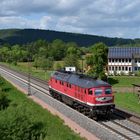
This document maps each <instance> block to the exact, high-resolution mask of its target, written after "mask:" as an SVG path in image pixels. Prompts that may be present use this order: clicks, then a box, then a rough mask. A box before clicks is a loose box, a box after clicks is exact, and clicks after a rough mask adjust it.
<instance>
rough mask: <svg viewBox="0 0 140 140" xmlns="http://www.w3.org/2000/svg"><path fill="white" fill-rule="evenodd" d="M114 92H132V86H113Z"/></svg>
mask: <svg viewBox="0 0 140 140" xmlns="http://www.w3.org/2000/svg"><path fill="white" fill-rule="evenodd" d="M113 92H114V93H119V92H121V93H126V92H127V93H133V87H113Z"/></svg>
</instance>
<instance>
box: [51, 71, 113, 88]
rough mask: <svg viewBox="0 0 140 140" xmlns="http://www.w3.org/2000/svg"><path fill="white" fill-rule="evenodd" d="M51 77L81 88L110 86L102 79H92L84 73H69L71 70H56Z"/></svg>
mask: <svg viewBox="0 0 140 140" xmlns="http://www.w3.org/2000/svg"><path fill="white" fill-rule="evenodd" d="M52 77H54V78H55V79H57V80H61V81H64V82H68V83H70V84H74V85H77V86H79V87H83V88H92V87H99V86H111V85H110V84H108V83H106V82H104V81H102V80H98V79H94V78H91V77H88V76H85V75H81V74H76V73H71V72H61V71H56V72H55V73H54V74H53V76H52Z"/></svg>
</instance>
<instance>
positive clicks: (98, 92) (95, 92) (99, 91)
mask: <svg viewBox="0 0 140 140" xmlns="http://www.w3.org/2000/svg"><path fill="white" fill-rule="evenodd" d="M102 92H103V90H102V89H96V90H95V91H94V94H95V95H101V94H102Z"/></svg>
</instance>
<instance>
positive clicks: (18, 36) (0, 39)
mask: <svg viewBox="0 0 140 140" xmlns="http://www.w3.org/2000/svg"><path fill="white" fill-rule="evenodd" d="M38 39H44V40H47V41H48V42H51V41H53V40H55V39H61V40H63V41H64V42H76V43H77V44H78V45H79V46H85V47H87V46H90V45H92V44H95V43H97V42H103V43H105V44H106V45H108V46H115V45H125V44H133V43H134V42H135V40H132V39H123V38H109V37H103V36H96V35H87V34H77V33H67V32H59V31H51V30H39V29H4V30H0V44H3V43H9V44H12V45H13V44H26V43H30V42H33V41H36V40H38Z"/></svg>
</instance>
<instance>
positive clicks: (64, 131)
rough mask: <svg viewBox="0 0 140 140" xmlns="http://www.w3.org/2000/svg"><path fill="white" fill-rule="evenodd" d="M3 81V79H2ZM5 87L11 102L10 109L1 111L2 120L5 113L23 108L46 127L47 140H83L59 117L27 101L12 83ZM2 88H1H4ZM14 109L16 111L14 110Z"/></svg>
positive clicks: (6, 83)
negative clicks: (19, 107) (18, 107)
mask: <svg viewBox="0 0 140 140" xmlns="http://www.w3.org/2000/svg"><path fill="white" fill-rule="evenodd" d="M0 80H2V79H0ZM2 86H3V87H6V89H7V90H6V94H7V95H8V99H9V100H10V105H9V107H8V108H7V109H6V110H4V111H0V120H1V117H2V115H3V112H8V111H10V113H11V114H13V113H14V112H12V111H11V110H13V111H14V110H16V108H17V106H21V108H22V110H23V111H25V110H28V112H29V113H30V114H32V116H30V117H31V118H34V120H37V121H38V120H39V121H41V122H42V123H43V124H44V125H45V130H46V131H47V133H46V136H45V140H56V139H57V140H82V139H83V138H81V137H80V136H79V135H78V134H75V133H74V132H73V131H72V130H71V129H70V128H69V127H68V126H66V125H64V124H63V121H62V120H61V119H60V118H58V117H57V116H53V115H52V114H51V113H50V112H48V111H47V110H45V109H43V108H42V107H41V106H39V105H37V104H36V103H34V102H33V101H32V100H30V99H27V97H26V95H24V94H22V93H21V92H20V91H18V90H17V89H16V88H14V87H13V86H12V85H11V84H10V83H8V82H4V85H2ZM2 86H1V87H0V88H2ZM13 107H14V108H15V109H13ZM10 117H11V116H10Z"/></svg>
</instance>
